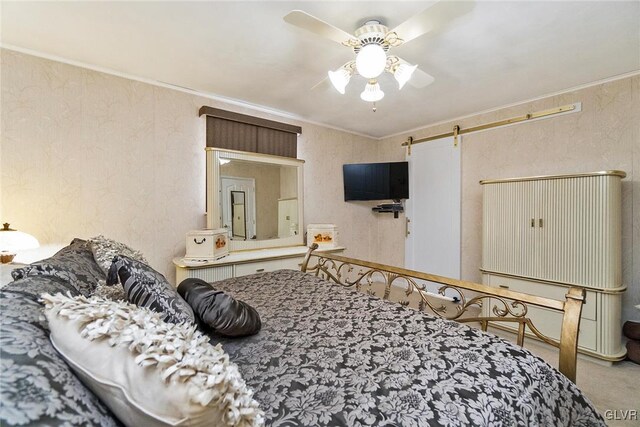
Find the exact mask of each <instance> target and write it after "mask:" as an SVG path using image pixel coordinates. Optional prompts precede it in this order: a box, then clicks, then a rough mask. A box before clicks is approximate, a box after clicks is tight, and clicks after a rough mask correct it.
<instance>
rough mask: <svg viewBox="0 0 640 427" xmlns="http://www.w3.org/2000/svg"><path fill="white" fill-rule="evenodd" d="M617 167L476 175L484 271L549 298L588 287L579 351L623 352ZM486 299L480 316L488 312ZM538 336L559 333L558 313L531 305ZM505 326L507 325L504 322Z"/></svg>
mask: <svg viewBox="0 0 640 427" xmlns="http://www.w3.org/2000/svg"><path fill="white" fill-rule="evenodd" d="M625 176H626V174H625V173H624V172H622V171H602V172H592V173H581V174H572V175H553V176H539V177H523V178H511V179H496V180H484V181H480V184H482V186H483V230H482V245H483V246H482V268H481V271H482V276H483V282H484V283H485V284H487V285H490V286H496V287H502V288H508V289H511V290H514V291H520V292H526V293H529V294H533V295H539V296H545V297H550V298H555V299H560V300H562V299H564V295H565V293H566V291H567V288H568V287H570V286H575V285H577V286H582V287H584V288H586V290H587V299H586V303H585V305H584V306H583V311H582V318H581V321H580V335H579V341H578V350H579V351H580V352H582V353H585V354H588V355H590V356H593V357H596V358H599V359H602V360H604V361H609V362H613V361H617V360H621V359H623V358H624V356H625V354H626V351H625V348H624V346H623V345H622V333H621V305H622V294H623V292H624V290H625V289H626V288H625V286H624V285H623V284H622V256H621V252H622V227H621V223H622V215H621V210H622V209H621V207H622V191H621V187H622V184H621V180H622V179H623V178H624V177H625ZM490 305H491V304H485V307H484V310H486V311H485V314H488V313H489V312H490V310H491V307H490ZM529 316H530V317H531V319H532V320H533V323H534V325H535V326H536V327H537V328H538V329H539V330H540V332H542V333H543V334H545V335H547V336H549V337H551V338H555V339H559V338H560V323H561V320H562V315H561V313H558V312H553V311H550V310H545V309H541V308H530V309H529ZM503 327H508V326H506V324H505V325H503Z"/></svg>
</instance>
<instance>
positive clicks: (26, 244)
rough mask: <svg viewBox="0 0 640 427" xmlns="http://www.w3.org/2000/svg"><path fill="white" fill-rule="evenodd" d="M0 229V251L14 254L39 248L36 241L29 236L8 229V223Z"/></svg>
mask: <svg viewBox="0 0 640 427" xmlns="http://www.w3.org/2000/svg"><path fill="white" fill-rule="evenodd" d="M3 225H4V227H3V228H2V229H0V251H2V252H16V251H22V250H26V249H35V248H37V247H39V246H40V243H38V239H36V238H35V237H33V236H32V235H30V234H27V233H23V232H22V231H18V230H14V229H12V228H9V224H8V223H4V224H3Z"/></svg>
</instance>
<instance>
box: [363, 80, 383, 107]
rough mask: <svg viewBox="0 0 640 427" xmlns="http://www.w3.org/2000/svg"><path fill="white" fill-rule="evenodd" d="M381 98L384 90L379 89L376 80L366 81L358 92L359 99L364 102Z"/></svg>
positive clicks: (376, 100)
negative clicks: (374, 81)
mask: <svg viewBox="0 0 640 427" xmlns="http://www.w3.org/2000/svg"><path fill="white" fill-rule="evenodd" d="M382 98H384V92H383V91H382V89H380V85H379V84H378V83H377V82H376V83H367V85H366V86H365V87H364V90H363V91H362V93H361V94H360V99H362V100H363V101H366V102H378V101H380V100H381V99H382Z"/></svg>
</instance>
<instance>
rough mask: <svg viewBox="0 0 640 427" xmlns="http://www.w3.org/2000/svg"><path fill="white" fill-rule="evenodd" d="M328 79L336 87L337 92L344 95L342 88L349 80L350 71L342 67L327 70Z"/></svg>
mask: <svg viewBox="0 0 640 427" xmlns="http://www.w3.org/2000/svg"><path fill="white" fill-rule="evenodd" d="M328 74H329V80H331V84H332V85H333V87H335V88H336V90H337V91H338V92H340V93H341V94H343V95H344V89H345V88H346V87H347V84H348V83H349V80H350V79H351V73H350V72H349V71H347V70H345V69H344V68H339V69H337V70H336V71H329V73H328Z"/></svg>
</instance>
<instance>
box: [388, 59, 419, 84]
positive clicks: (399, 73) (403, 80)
mask: <svg viewBox="0 0 640 427" xmlns="http://www.w3.org/2000/svg"><path fill="white" fill-rule="evenodd" d="M416 68H418V66H417V65H409V64H400V65H398V67H397V68H396V70H395V71H394V72H393V77H394V78H395V79H396V81H397V82H398V90H400V89H402V88H403V87H404V85H405V84H407V82H408V81H409V79H411V76H412V75H413V72H414V71H415V70H416Z"/></svg>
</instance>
